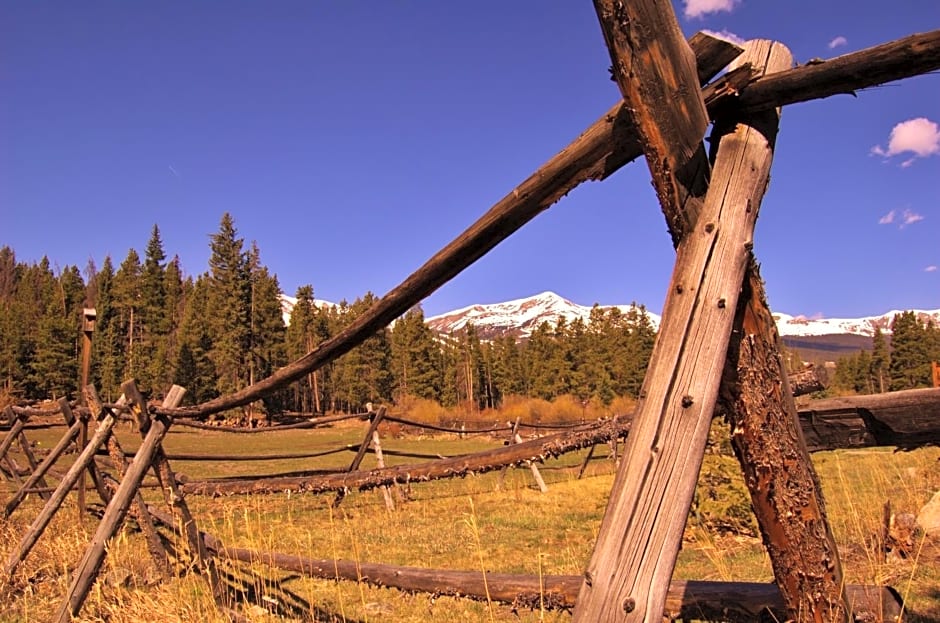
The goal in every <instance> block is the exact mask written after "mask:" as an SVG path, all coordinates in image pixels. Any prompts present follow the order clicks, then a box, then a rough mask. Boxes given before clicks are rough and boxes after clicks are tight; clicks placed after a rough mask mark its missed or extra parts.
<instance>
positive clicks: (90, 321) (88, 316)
mask: <svg viewBox="0 0 940 623" xmlns="http://www.w3.org/2000/svg"><path fill="white" fill-rule="evenodd" d="M97 317H98V312H97V311H96V310H95V308H94V307H86V308H84V309H83V310H82V331H83V332H84V333H94V332H95V319H96V318H97Z"/></svg>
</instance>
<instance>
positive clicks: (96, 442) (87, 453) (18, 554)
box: [4, 415, 115, 576]
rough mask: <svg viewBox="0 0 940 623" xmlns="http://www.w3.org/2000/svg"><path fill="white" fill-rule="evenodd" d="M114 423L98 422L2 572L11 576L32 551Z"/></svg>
mask: <svg viewBox="0 0 940 623" xmlns="http://www.w3.org/2000/svg"><path fill="white" fill-rule="evenodd" d="M114 422H115V420H114V417H113V416H112V415H106V416H105V417H104V418H102V419H101V420H100V421H99V422H98V427H97V428H96V429H95V434H94V435H93V436H92V438H91V441H89V442H88V445H86V446H85V449H84V450H82V452H81V453H80V454H79V455H78V458H77V459H75V462H74V463H73V464H72V466H71V467H70V468H69V471H68V472H66V474H65V476H64V477H63V478H62V480H61V481H60V482H59V486H58V487H56V490H55V491H54V492H53V494H52V496H51V497H50V498H49V500H48V501H47V502H46V504H45V506H43V509H42V511H41V512H40V513H39V515H38V516H37V517H36V519H35V520H34V521H33V523H32V525H30V527H29V529H28V530H27V531H26V534H25V535H24V536H23V539H22V540H21V541H20V544H19V546H18V547H17V548H16V549H15V550H14V551H13V552H11V553H10V557H9V558H8V559H7V562H6V565H5V567H4V571H5V572H6V574H7V575H8V576H12V575H13V574H14V573H15V572H16V568H17V567H18V566H19V564H20V563H21V562H22V561H23V560H24V559H25V558H26V556H27V555H28V554H29V552H30V550H32V548H33V546H34V545H35V544H36V541H38V540H39V537H41V536H42V533H43V532H44V531H45V529H46V528H47V527H48V526H49V522H50V521H51V520H52V517H53V516H54V515H55V514H56V512H58V510H59V508H60V507H61V506H62V502H63V501H64V500H65V497H66V496H67V495H68V493H69V491H71V490H72V488H73V487H74V486H75V483H76V482H78V477H79V476H80V475H81V474H82V473H83V472H84V471H85V470H86V469H88V464H89V463H90V462H91V461H93V460H94V459H95V451H96V450H97V449H98V447H99V446H101V444H102V443H104V440H105V438H106V437H107V436H108V435H109V434H110V433H111V429H112V428H113V427H114Z"/></svg>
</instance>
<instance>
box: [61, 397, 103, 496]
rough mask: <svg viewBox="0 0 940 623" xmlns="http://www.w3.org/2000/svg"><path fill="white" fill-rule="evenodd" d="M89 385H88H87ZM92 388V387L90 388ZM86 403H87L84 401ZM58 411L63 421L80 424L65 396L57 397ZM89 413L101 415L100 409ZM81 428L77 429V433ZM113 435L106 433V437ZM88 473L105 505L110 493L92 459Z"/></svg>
mask: <svg viewBox="0 0 940 623" xmlns="http://www.w3.org/2000/svg"><path fill="white" fill-rule="evenodd" d="M89 387H90V386H89ZM92 389H94V388H92ZM86 404H87V403H86ZM59 411H61V412H62V417H63V418H65V423H66V424H68V425H69V426H72V425H73V424H76V423H77V424H78V425H79V426H81V425H82V424H81V422H76V420H75V415H74V414H73V413H72V406H71V405H69V401H68V400H66V399H65V398H59ZM89 412H90V413H91V414H94V416H95V417H96V418H100V417H102V411H101V409H91V410H90V411H89ZM114 417H115V422H117V416H116V415H115V416H114ZM80 433H81V429H79V434H80ZM113 436H114V435H108V439H110V438H111V437H113ZM88 475H89V476H91V482H92V484H94V485H95V490H96V491H97V492H98V497H100V498H101V502H102V503H103V504H104V505H105V506H107V505H108V502H110V501H111V494H110V493H109V492H108V489H107V487H105V486H104V479H103V478H102V477H101V473H100V472H99V471H98V464H97V463H96V462H95V461H92V462H91V463H89V464H88ZM80 486H81V487H82V488H83V489H84V488H85V479H84V478H82V484H81V485H80Z"/></svg>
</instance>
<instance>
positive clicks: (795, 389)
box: [787, 366, 826, 398]
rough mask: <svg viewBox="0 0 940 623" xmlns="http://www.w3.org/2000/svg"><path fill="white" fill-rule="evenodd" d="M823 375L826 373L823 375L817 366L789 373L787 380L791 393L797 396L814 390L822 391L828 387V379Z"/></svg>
mask: <svg viewBox="0 0 940 623" xmlns="http://www.w3.org/2000/svg"><path fill="white" fill-rule="evenodd" d="M823 376H824V375H822V376H821V375H820V374H819V370H818V369H817V368H816V367H815V366H812V367H809V368H807V369H805V370H800V371H799V372H793V373H790V374H789V375H787V381H788V382H789V385H790V395H792V396H793V397H794V398H797V397H799V396H805V395H807V394H812V393H814V392H821V391H822V390H824V389H826V381H825V380H824V378H823Z"/></svg>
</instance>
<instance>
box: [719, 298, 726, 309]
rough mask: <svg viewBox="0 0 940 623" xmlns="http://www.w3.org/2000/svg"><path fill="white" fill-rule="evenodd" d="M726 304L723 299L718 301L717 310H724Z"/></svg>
mask: <svg viewBox="0 0 940 623" xmlns="http://www.w3.org/2000/svg"><path fill="white" fill-rule="evenodd" d="M727 304H728V303H727V302H726V301H725V299H718V309H724V308H725V306H726V305H727Z"/></svg>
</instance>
